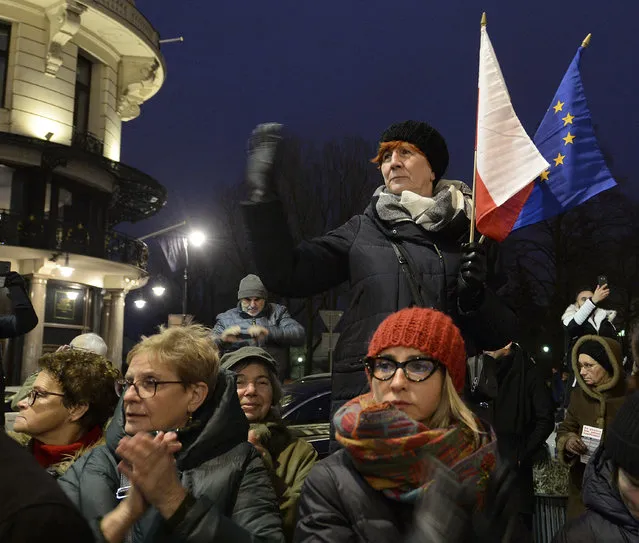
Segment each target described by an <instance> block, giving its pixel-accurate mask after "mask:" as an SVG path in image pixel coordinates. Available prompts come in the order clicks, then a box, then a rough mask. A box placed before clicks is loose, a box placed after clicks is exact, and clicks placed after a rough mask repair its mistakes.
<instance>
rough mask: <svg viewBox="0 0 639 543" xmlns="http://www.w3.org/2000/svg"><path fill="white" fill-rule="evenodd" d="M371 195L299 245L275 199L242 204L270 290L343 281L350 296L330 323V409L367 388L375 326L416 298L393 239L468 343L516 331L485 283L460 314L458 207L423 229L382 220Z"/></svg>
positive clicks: (309, 288) (294, 290)
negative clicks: (357, 209) (472, 306)
mask: <svg viewBox="0 0 639 543" xmlns="http://www.w3.org/2000/svg"><path fill="white" fill-rule="evenodd" d="M377 198H378V197H373V199H372V201H371V204H370V205H369V206H368V207H367V208H366V210H365V212H364V213H363V214H361V215H356V216H354V217H353V218H351V219H350V220H349V221H348V222H347V223H345V224H344V225H342V226H340V227H339V228H337V229H335V230H333V231H332V232H329V233H328V234H326V235H324V236H321V237H318V238H315V239H312V240H309V241H304V242H302V243H301V244H299V245H298V246H297V247H295V245H294V243H293V239H292V237H291V234H290V231H289V228H288V224H287V219H286V215H285V214H284V209H283V207H282V203H281V202H280V201H272V202H266V203H260V204H245V205H244V209H243V211H244V221H245V224H246V226H247V232H248V235H249V239H250V241H251V246H252V251H253V256H254V258H255V261H256V264H257V267H258V269H259V271H260V277H261V278H262V280H263V281H264V283H265V284H266V285H267V287H268V288H269V290H271V291H273V292H277V293H278V294H281V295H283V296H291V297H305V296H312V295H315V294H319V293H322V292H324V291H326V290H328V289H331V288H334V287H337V286H338V285H340V284H341V283H344V282H348V285H349V287H350V303H349V306H348V309H347V310H346V311H345V312H344V316H343V317H342V319H341V320H340V323H339V325H338V329H337V330H336V331H337V332H340V337H339V340H338V341H337V345H336V346H335V354H334V357H333V360H334V364H333V367H332V373H333V376H332V393H331V403H332V405H331V412H332V413H335V411H336V410H337V409H338V408H339V407H341V405H343V404H344V403H345V402H346V401H348V400H350V399H351V398H354V397H355V396H358V395H359V394H362V393H363V392H365V391H366V390H367V389H368V384H367V381H366V376H365V374H364V366H363V364H362V363H361V358H362V357H364V356H365V355H366V352H367V348H368V342H369V340H370V338H371V336H372V335H373V332H374V331H375V329H376V328H377V327H378V326H379V324H380V323H381V322H382V321H383V320H384V319H385V318H386V317H387V316H388V315H390V314H391V313H394V312H396V311H398V310H400V309H403V308H405V307H410V306H411V305H414V301H413V299H412V294H411V288H410V286H409V281H408V279H407V278H406V274H405V272H404V271H402V267H400V264H399V261H398V258H397V256H396V254H395V251H394V249H393V245H392V244H391V240H392V241H394V242H395V243H396V244H398V245H399V246H401V247H402V248H403V250H404V252H405V254H406V256H407V257H408V260H409V262H410V267H411V269H412V270H413V275H414V277H415V282H416V283H417V284H418V286H419V288H420V291H421V295H422V298H423V299H424V303H425V305H427V306H430V307H433V308H435V309H438V310H440V311H442V312H444V313H447V314H448V315H450V316H451V317H452V318H453V319H454V320H455V322H456V324H457V325H458V326H459V328H460V329H461V331H462V334H463V335H464V339H465V340H468V341H467V345H468V346H471V345H477V347H478V348H479V349H488V350H494V349H500V348H501V347H503V346H504V345H506V344H507V343H508V342H510V341H512V339H513V338H514V337H516V336H517V318H516V316H515V315H514V313H513V312H512V311H511V310H510V309H509V308H508V307H507V306H506V305H505V304H504V303H503V302H502V301H501V300H500V299H499V298H498V297H497V296H496V295H495V293H494V292H493V291H492V290H491V289H490V288H486V289H485V295H484V299H483V303H482V305H481V306H480V307H479V309H478V310H477V311H473V312H471V313H466V314H461V313H460V312H459V311H458V309H457V275H458V273H459V263H460V249H461V244H462V243H464V242H466V241H467V240H468V226H469V222H468V219H467V218H466V217H465V216H464V215H463V214H459V215H458V216H457V217H456V219H454V220H452V221H451V223H450V224H449V225H448V226H447V227H446V228H444V229H442V230H441V231H439V232H428V231H426V230H424V229H423V228H422V227H420V226H419V225H417V224H415V222H413V221H405V222H398V223H390V222H387V221H383V220H382V219H381V218H380V217H379V215H378V213H377V211H376V205H375V204H376V202H377Z"/></svg>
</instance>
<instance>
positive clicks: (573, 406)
mask: <svg viewBox="0 0 639 543" xmlns="http://www.w3.org/2000/svg"><path fill="white" fill-rule="evenodd" d="M586 341H597V342H599V343H601V345H602V346H603V347H604V349H605V351H606V354H607V355H608V360H609V361H610V364H611V366H612V368H613V374H612V376H611V378H610V380H609V381H607V382H605V383H603V384H602V385H599V386H597V387H593V386H590V385H588V384H586V382H585V381H584V379H583V377H582V376H581V374H580V372H579V367H578V365H577V363H578V354H577V353H578V351H579V347H580V346H581V344H582V343H584V342H586ZM572 367H573V372H574V374H575V377H576V379H577V384H578V388H576V389H575V390H574V391H573V392H572V394H571V396H570V404H569V405H568V410H567V411H566V418H565V419H564V421H563V422H562V423H561V424H560V425H559V428H558V429H557V456H558V458H559V460H560V461H561V462H562V463H564V464H567V465H569V466H570V481H569V486H568V513H567V515H568V519H569V520H570V519H573V518H575V517H577V516H579V515H580V514H581V513H583V511H584V505H583V502H582V497H581V490H582V479H583V475H584V469H585V464H584V463H583V462H581V461H580V459H579V458H578V457H574V456H572V455H570V454H569V453H568V452H567V451H566V443H567V441H568V439H570V438H571V437H573V436H576V437H580V436H581V432H582V429H583V427H584V426H585V425H588V426H595V427H597V428H602V429H603V431H604V435H605V432H606V428H607V426H608V425H609V424H610V423H611V422H612V420H613V419H614V417H615V415H616V414H617V411H618V410H619V408H620V407H621V405H622V404H623V402H624V400H625V397H626V381H625V378H624V374H623V369H622V367H621V346H620V345H619V343H618V342H617V341H615V340H612V339H609V338H604V337H601V336H583V337H582V338H580V339H579V340H578V341H577V343H576V344H575V346H574V347H573V349H572ZM602 438H603V436H602Z"/></svg>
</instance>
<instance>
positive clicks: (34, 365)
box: [20, 275, 47, 381]
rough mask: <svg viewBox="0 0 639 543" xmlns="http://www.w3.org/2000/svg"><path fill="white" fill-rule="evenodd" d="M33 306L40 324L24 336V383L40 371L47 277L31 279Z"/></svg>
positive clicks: (22, 368) (22, 378)
mask: <svg viewBox="0 0 639 543" xmlns="http://www.w3.org/2000/svg"><path fill="white" fill-rule="evenodd" d="M29 297H30V298H31V304H32V305H33V309H34V310H35V313H36V315H37V316H38V324H37V325H36V327H35V328H34V329H33V330H31V331H30V332H29V333H28V334H26V335H25V336H24V346H23V349H22V367H21V368H20V379H21V381H24V380H25V379H26V378H27V377H29V375H31V374H32V373H34V372H36V371H38V359H39V358H40V357H41V356H42V341H43V339H44V307H45V303H46V299H47V279H46V278H45V277H38V276H35V275H34V276H33V277H31V286H30V288H29Z"/></svg>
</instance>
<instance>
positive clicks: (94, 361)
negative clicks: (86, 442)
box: [38, 349, 120, 430]
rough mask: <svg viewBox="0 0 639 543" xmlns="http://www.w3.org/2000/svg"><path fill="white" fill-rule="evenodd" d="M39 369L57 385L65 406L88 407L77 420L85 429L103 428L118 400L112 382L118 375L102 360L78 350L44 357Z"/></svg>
mask: <svg viewBox="0 0 639 543" xmlns="http://www.w3.org/2000/svg"><path fill="white" fill-rule="evenodd" d="M38 364H39V365H40V367H41V368H42V369H43V370H45V371H46V372H48V373H50V374H51V376H52V377H53V378H54V379H55V380H56V381H57V382H58V383H60V386H61V388H62V393H63V394H64V397H63V398H62V402H63V404H64V406H65V407H74V406H77V405H81V404H86V405H88V406H89V408H88V409H87V412H86V413H85V414H84V415H83V416H82V418H81V419H80V420H79V423H80V425H81V426H82V427H83V428H84V429H85V430H90V429H91V428H93V427H94V426H100V427H102V426H104V425H105V424H106V422H107V420H109V417H111V416H112V415H113V411H114V409H115V406H116V404H117V403H118V397H117V395H116V393H115V380H116V379H117V378H118V377H119V376H120V372H119V371H118V370H117V369H116V368H114V367H113V365H112V364H111V362H109V361H108V360H107V359H106V358H105V357H103V356H100V355H97V354H95V353H92V352H89V351H84V350H80V349H68V350H64V351H58V352H56V353H50V354H45V355H44V356H42V357H41V358H40V359H39V360H38Z"/></svg>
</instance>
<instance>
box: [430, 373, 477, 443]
mask: <svg viewBox="0 0 639 543" xmlns="http://www.w3.org/2000/svg"><path fill="white" fill-rule="evenodd" d="M454 423H460V424H462V425H463V426H466V427H467V428H468V429H469V430H470V431H471V432H472V433H473V436H474V438H475V444H476V445H478V444H479V441H480V434H482V431H481V430H480V429H479V425H478V424H477V419H476V418H475V415H473V412H472V411H471V410H470V409H469V408H468V407H467V406H466V404H465V403H464V401H463V400H462V399H461V398H460V397H459V394H457V391H456V390H455V386H454V385H453V381H452V379H451V378H450V375H449V374H448V372H444V383H443V385H442V393H441V398H440V400H439V405H438V406H437V409H435V412H434V413H433V414H432V416H431V417H430V420H429V421H428V423H427V426H430V427H431V428H446V427H448V426H451V425H452V424H454Z"/></svg>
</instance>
